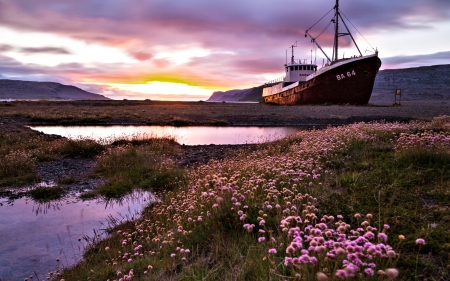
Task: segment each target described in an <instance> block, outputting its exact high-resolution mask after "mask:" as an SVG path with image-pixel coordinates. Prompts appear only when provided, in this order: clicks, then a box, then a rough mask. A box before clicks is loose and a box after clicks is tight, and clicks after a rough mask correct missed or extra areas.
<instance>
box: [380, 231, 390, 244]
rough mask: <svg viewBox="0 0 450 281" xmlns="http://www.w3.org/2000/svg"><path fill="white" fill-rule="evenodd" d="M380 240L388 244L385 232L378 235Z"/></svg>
mask: <svg viewBox="0 0 450 281" xmlns="http://www.w3.org/2000/svg"><path fill="white" fill-rule="evenodd" d="M378 239H380V241H383V242H386V241H387V239H388V237H387V235H386V234H384V233H383V232H380V233H378Z"/></svg>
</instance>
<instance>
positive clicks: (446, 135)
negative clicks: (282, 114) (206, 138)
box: [51, 116, 450, 280]
mask: <svg viewBox="0 0 450 281" xmlns="http://www.w3.org/2000/svg"><path fill="white" fill-rule="evenodd" d="M449 170H450V117H446V116H443V117H438V118H435V119H433V121H432V122H410V123H407V124H403V123H383V122H376V123H357V124H353V125H348V126H343V127H329V128H327V129H323V130H308V131H302V132H299V133H297V134H296V135H294V136H291V137H289V138H286V139H283V140H280V141H276V142H272V143H265V144H260V145H258V146H257V147H256V148H253V149H250V150H245V151H242V152H241V153H240V154H239V155H238V156H235V157H232V158H227V159H224V160H220V161H210V162H209V163H208V164H206V165H202V166H199V167H197V168H195V169H192V170H189V171H188V176H187V178H188V180H187V183H186V185H185V186H183V187H180V188H178V189H176V190H172V191H166V192H161V193H159V194H158V196H159V197H160V198H161V201H160V202H158V203H154V204H153V205H150V206H148V207H147V209H146V210H145V211H144V213H143V214H142V217H141V218H140V219H137V220H135V221H132V222H128V223H125V224H123V225H119V226H115V227H114V228H113V229H112V230H111V237H110V238H108V239H107V240H101V241H97V242H96V243H95V244H94V245H92V247H90V248H89V249H88V250H87V252H86V254H85V260H84V261H83V262H81V263H79V264H78V265H77V266H75V267H73V268H70V269H65V270H63V271H62V272H61V271H59V270H58V271H55V272H54V273H51V276H52V277H54V276H56V275H57V277H56V279H58V280H59V279H64V280H86V279H90V280H341V279H348V280H391V279H394V278H395V279H396V280H414V279H417V280H423V279H431V278H434V280H448V278H450V273H449V271H450V268H449V266H448V264H449V258H450V257H449V255H448V253H449V249H450V244H449V241H450V171H449Z"/></svg>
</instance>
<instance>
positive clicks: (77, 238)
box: [0, 191, 155, 280]
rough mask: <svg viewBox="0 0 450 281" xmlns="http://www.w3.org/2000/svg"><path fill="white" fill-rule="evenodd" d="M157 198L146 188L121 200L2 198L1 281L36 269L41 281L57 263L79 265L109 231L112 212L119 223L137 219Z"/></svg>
mask: <svg viewBox="0 0 450 281" xmlns="http://www.w3.org/2000/svg"><path fill="white" fill-rule="evenodd" d="M154 201H155V198H154V196H153V195H152V194H151V193H148V192H143V191H136V192H134V193H133V194H130V195H129V196H125V197H124V198H122V199H121V200H119V201H117V200H116V201H114V200H104V199H96V200H89V201H82V200H80V199H78V198H76V196H73V194H70V195H69V196H67V197H65V198H64V199H61V200H57V201H51V202H47V203H36V202H34V201H33V200H30V199H28V198H27V197H20V198H16V199H15V200H14V201H11V200H9V199H8V198H0V203H1V204H0V237H1V239H0V269H1V271H0V280H23V278H25V277H29V276H30V275H34V272H36V273H37V274H38V276H39V279H40V280H41V279H45V277H46V274H47V273H48V272H49V271H52V270H55V268H56V267H57V266H58V265H59V266H64V267H68V266H71V265H73V264H75V263H76V262H77V261H79V260H80V259H81V258H82V254H83V251H84V249H85V247H86V246H87V245H88V243H90V241H92V239H94V238H102V237H104V236H105V235H106V232H105V230H106V229H107V228H108V224H109V222H108V217H110V218H111V219H113V220H114V222H115V223H120V222H122V221H125V220H129V219H133V218H135V217H136V216H137V215H139V213H140V212H141V211H142V209H143V208H144V207H145V206H146V205H147V204H148V203H149V202H154ZM57 258H59V259H60V260H59V262H57V261H56V259H57Z"/></svg>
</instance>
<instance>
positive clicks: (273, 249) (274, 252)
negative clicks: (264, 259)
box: [269, 248, 277, 255]
mask: <svg viewBox="0 0 450 281" xmlns="http://www.w3.org/2000/svg"><path fill="white" fill-rule="evenodd" d="M276 253H277V250H276V249H275V248H272V249H269V254H271V255H275V254H276Z"/></svg>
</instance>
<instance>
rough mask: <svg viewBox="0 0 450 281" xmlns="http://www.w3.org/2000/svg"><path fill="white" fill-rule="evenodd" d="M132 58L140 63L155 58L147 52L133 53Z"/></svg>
mask: <svg viewBox="0 0 450 281" xmlns="http://www.w3.org/2000/svg"><path fill="white" fill-rule="evenodd" d="M130 54H131V56H132V57H133V58H135V59H137V60H139V61H145V60H149V59H151V58H152V57H153V55H152V54H150V53H147V52H131V53H130Z"/></svg>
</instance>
